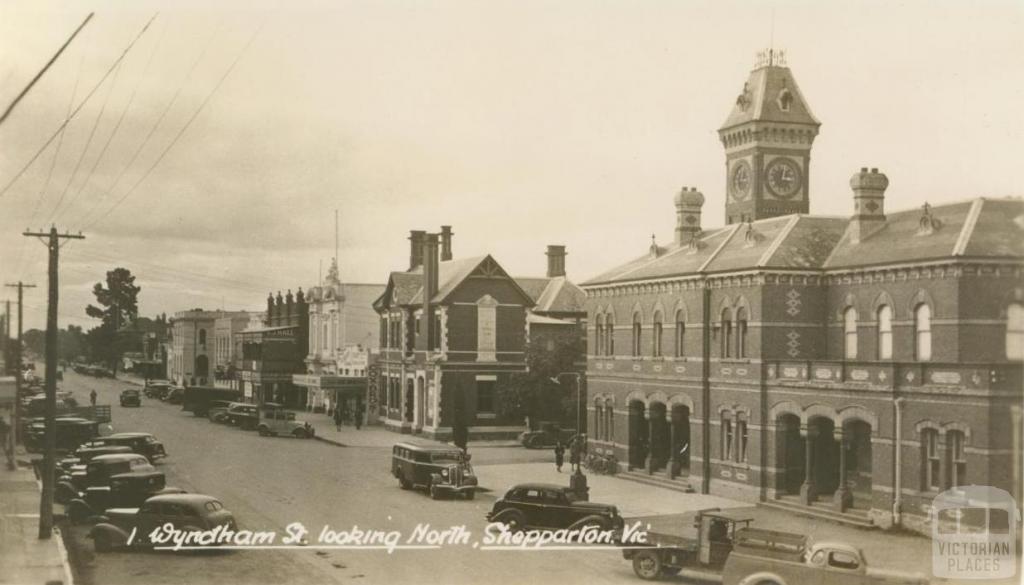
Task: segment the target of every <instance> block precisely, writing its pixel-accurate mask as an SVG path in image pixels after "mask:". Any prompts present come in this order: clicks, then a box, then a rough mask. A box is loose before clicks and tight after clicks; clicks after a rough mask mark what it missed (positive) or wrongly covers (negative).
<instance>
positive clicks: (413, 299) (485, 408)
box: [374, 226, 585, 439]
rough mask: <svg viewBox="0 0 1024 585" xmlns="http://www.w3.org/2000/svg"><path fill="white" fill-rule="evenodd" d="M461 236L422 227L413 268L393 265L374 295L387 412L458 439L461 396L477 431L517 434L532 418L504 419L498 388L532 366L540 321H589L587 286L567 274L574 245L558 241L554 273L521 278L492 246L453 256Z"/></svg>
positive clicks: (399, 426)
mask: <svg viewBox="0 0 1024 585" xmlns="http://www.w3.org/2000/svg"><path fill="white" fill-rule="evenodd" d="M451 238H452V232H451V228H450V227H449V226H443V227H442V231H441V233H440V234H427V233H425V232H422V231H413V232H412V233H411V236H410V242H411V247H410V259H409V268H408V269H407V270H405V271H402V272H392V273H391V275H390V277H389V278H388V283H387V286H386V288H385V289H384V294H382V295H381V296H380V298H379V299H377V301H376V302H375V303H374V308H375V309H376V311H377V313H378V314H379V315H380V341H381V353H380V359H379V360H378V367H379V373H380V374H379V375H380V378H379V380H378V388H379V392H380V397H379V400H378V402H379V406H378V408H379V413H378V414H379V418H381V419H383V421H384V424H385V425H386V427H387V428H390V429H392V430H396V431H400V432H403V433H422V434H424V435H426V436H429V437H432V438H439V439H450V438H451V436H452V423H453V421H454V416H455V413H456V411H457V408H456V404H457V402H458V403H459V404H461V407H462V408H461V410H458V411H459V412H461V413H464V416H466V417H467V423H468V425H469V427H470V436H471V437H473V438H482V437H510V436H514V435H516V434H517V433H519V432H520V431H522V430H523V421H522V420H510V419H507V418H503V417H502V416H501V415H500V414H499V413H498V412H497V410H498V409H497V408H496V397H497V394H498V392H499V390H500V388H501V387H502V386H503V385H504V384H506V383H507V382H508V381H509V378H510V377H511V376H512V375H514V374H517V373H521V372H523V371H525V369H526V364H525V352H524V348H525V344H526V343H527V339H528V336H529V334H530V333H529V331H530V327H531V326H532V324H531V321H534V322H542V325H543V326H545V327H554V328H558V327H561V328H567V329H569V330H575V328H578V327H581V326H582V325H581V324H582V322H583V319H584V316H585V312H584V310H583V291H582V290H580V289H579V288H578V287H577V286H576V285H574V284H573V283H572V282H570V281H568V280H567V279H566V277H565V249H564V247H561V246H552V247H549V249H548V273H547V276H546V277H543V278H515V277H512V276H509V275H508V273H507V272H505V270H504V269H503V268H502V267H501V265H500V264H498V262H497V261H496V260H495V259H494V258H492V257H491V256H490V255H484V256H476V257H471V258H463V259H453V256H452V248H451V241H452V240H451ZM439 246H440V247H439ZM538 326H540V325H538Z"/></svg>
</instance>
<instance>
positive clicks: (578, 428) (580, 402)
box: [549, 372, 583, 435]
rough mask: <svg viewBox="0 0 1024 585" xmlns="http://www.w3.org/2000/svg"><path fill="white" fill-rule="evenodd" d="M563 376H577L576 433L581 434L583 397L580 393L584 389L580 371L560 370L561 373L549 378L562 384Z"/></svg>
mask: <svg viewBox="0 0 1024 585" xmlns="http://www.w3.org/2000/svg"><path fill="white" fill-rule="evenodd" d="M562 376H574V377H575V378H576V434H577V435H579V434H580V433H582V432H583V423H582V421H581V419H580V410H581V408H582V406H583V399H582V398H581V395H580V393H581V392H582V390H583V385H582V384H580V373H579V372H560V373H559V374H557V375H555V376H554V377H553V378H549V380H551V381H552V382H554V383H555V384H558V385H559V386H561V385H562V383H561V382H560V381H559V380H558V379H559V378H561V377H562Z"/></svg>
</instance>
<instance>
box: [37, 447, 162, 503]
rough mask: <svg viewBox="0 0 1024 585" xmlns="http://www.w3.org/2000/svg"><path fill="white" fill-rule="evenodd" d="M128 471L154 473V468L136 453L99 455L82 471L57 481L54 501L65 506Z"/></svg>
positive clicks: (76, 471)
mask: <svg viewBox="0 0 1024 585" xmlns="http://www.w3.org/2000/svg"><path fill="white" fill-rule="evenodd" d="M130 471H156V468H154V467H153V465H152V464H151V463H150V462H149V460H148V459H146V458H145V457H144V456H142V455H139V454H138V453H121V454H117V455H100V456H99V457H94V458H93V459H92V461H90V462H89V463H88V464H87V465H86V466H85V469H84V470H74V471H72V472H71V473H70V474H69V475H63V476H61V477H60V478H58V479H57V484H56V487H55V488H54V499H56V500H57V502H58V503H61V504H66V503H67V502H69V501H71V500H72V499H74V498H76V497H78V495H79V494H80V493H82V492H84V491H85V490H86V488H89V487H93V486H106V485H109V484H110V478H111V477H113V476H115V475H120V474H122V473H128V472H130Z"/></svg>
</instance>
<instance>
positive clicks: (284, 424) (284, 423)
mask: <svg viewBox="0 0 1024 585" xmlns="http://www.w3.org/2000/svg"><path fill="white" fill-rule="evenodd" d="M275 406H276V405H273V406H272V405H268V404H264V405H263V406H261V407H260V408H259V409H258V412H259V417H260V418H259V422H257V423H256V431H257V432H258V433H259V434H260V436H261V437H276V436H278V435H284V436H286V437H295V438H296V439H311V438H313V435H314V434H315V432H316V429H314V428H313V427H312V426H311V425H310V424H309V423H308V422H305V421H301V420H296V419H295V413H294V412H292V411H290V410H285V409H284V408H276V407H275Z"/></svg>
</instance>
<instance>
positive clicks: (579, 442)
mask: <svg viewBox="0 0 1024 585" xmlns="http://www.w3.org/2000/svg"><path fill="white" fill-rule="evenodd" d="M586 450H587V440H586V438H584V436H583V435H576V436H575V437H573V438H572V440H571V441H569V465H570V467H571V468H572V470H573V471H579V470H580V464H581V463H582V462H583V453H584V452H585V451H586ZM564 464H565V445H564V444H563V443H562V440H561V439H559V440H558V441H557V442H555V467H556V468H557V469H558V472H559V473H561V472H562V465H564Z"/></svg>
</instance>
